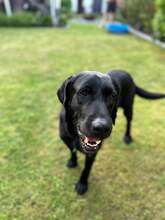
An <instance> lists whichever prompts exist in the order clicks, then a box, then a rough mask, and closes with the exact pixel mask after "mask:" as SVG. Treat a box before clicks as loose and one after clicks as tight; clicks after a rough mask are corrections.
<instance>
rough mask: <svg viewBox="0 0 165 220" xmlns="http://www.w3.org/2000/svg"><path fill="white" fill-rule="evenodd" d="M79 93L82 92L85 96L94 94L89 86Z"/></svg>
mask: <svg viewBox="0 0 165 220" xmlns="http://www.w3.org/2000/svg"><path fill="white" fill-rule="evenodd" d="M79 94H80V95H83V96H87V95H90V94H92V90H91V89H90V88H88V87H87V88H84V89H81V90H80V91H79Z"/></svg>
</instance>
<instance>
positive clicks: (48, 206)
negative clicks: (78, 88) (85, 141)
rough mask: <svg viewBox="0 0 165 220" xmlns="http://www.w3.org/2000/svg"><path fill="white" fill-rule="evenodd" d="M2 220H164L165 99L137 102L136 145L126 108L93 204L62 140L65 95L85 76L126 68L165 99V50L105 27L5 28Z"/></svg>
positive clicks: (97, 173) (94, 179) (104, 156)
mask: <svg viewBox="0 0 165 220" xmlns="http://www.w3.org/2000/svg"><path fill="white" fill-rule="evenodd" d="M0 34H1V37H0V45H1V46H0V55H1V58H0V82H1V83H0V106H1V107H0V219H1V220H63V219H64V220H123V219H125V220H126V219H127V220H164V219H165V201H164V187H165V172H164V158H165V149H164V148H165V145H164V143H165V136H164V128H165V120H164V119H163V118H164V100H159V101H147V100H143V99H140V98H138V97H136V99H135V105H134V120H133V138H134V142H133V144H131V145H130V146H126V145H125V144H124V143H123V141H122V135H123V132H124V129H125V120H124V117H123V114H122V111H121V110H120V109H119V112H118V118H117V121H116V125H115V127H114V128H113V133H112V136H111V138H108V139H107V140H106V141H105V142H104V145H103V147H102V149H101V150H100V152H99V154H98V156H97V158H96V162H95V164H94V167H93V169H92V172H91V176H90V179H89V181H90V184H89V191H88V193H87V194H86V195H84V196H83V197H80V196H77V195H76V193H75V192H74V183H75V182H76V181H77V180H78V178H79V175H80V172H81V171H82V169H83V163H84V156H83V155H82V154H78V156H79V166H78V167H77V168H76V169H73V170H68V169H67V168H66V166H65V164H66V162H67V160H68V159H69V156H70V154H69V151H68V149H67V148H66V146H64V143H63V142H62V141H61V140H60V138H59V136H58V134H59V132H58V119H59V112H60V109H61V104H60V102H59V101H58V100H57V97H56V91H57V89H58V88H59V86H60V85H61V83H62V82H63V81H64V79H66V78H67V77H68V76H70V75H72V74H75V73H77V72H79V71H82V70H84V69H85V70H97V71H101V72H107V71H108V70H109V69H116V68H119V69H125V70H128V71H129V72H130V73H131V74H132V76H133V77H134V80H135V82H136V83H137V85H139V86H141V87H143V88H145V89H149V90H151V91H157V92H162V91H164V81H165V74H164V69H165V62H164V60H165V52H164V51H163V50H160V49H159V48H157V47H156V46H154V45H152V44H150V43H148V42H145V41H141V40H139V39H137V38H135V37H133V36H131V35H128V36H122V37H120V36H118V37H116V36H114V35H111V34H107V33H105V32H104V31H102V30H101V29H98V27H95V26H92V25H90V26H71V28H69V29H55V30H54V29H52V28H46V29H44V30H43V29H40V28H39V29H34V28H28V29H27V28H23V29H22V28H21V29H15V28H1V30H0Z"/></svg>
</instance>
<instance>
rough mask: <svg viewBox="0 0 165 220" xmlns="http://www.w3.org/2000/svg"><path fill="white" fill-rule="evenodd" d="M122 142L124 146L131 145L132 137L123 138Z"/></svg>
mask: <svg viewBox="0 0 165 220" xmlns="http://www.w3.org/2000/svg"><path fill="white" fill-rule="evenodd" d="M123 140H124V142H125V143H126V144H131V143H132V141H133V140H132V137H131V136H127V135H126V136H124V138H123Z"/></svg>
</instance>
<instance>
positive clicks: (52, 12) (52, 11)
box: [50, 0, 58, 26]
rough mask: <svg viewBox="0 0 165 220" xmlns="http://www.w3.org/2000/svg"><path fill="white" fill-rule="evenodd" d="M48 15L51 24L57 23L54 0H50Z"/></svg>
mask: <svg viewBox="0 0 165 220" xmlns="http://www.w3.org/2000/svg"><path fill="white" fill-rule="evenodd" d="M50 15H51V18H52V24H53V26H56V25H57V24H58V19H57V13H56V0H50Z"/></svg>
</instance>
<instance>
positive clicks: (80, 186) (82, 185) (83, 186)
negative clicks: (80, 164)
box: [75, 154, 96, 195]
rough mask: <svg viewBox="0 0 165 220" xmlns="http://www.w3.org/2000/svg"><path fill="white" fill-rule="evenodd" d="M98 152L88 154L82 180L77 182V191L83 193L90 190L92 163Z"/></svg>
mask: <svg viewBox="0 0 165 220" xmlns="http://www.w3.org/2000/svg"><path fill="white" fill-rule="evenodd" d="M95 157H96V154H93V155H90V156H89V155H86V158H85V167H84V169H83V171H82V174H81V177H80V180H79V181H78V182H77V183H76V188H75V189H76V191H77V193H78V194H80V195H82V194H84V193H85V192H86V191H87V190H88V177H89V174H90V171H91V168H92V164H93V162H94V161H95Z"/></svg>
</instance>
